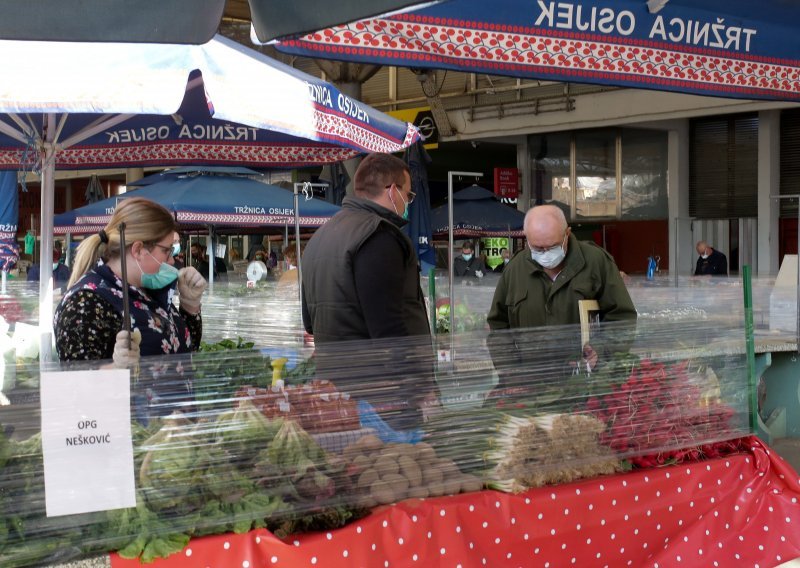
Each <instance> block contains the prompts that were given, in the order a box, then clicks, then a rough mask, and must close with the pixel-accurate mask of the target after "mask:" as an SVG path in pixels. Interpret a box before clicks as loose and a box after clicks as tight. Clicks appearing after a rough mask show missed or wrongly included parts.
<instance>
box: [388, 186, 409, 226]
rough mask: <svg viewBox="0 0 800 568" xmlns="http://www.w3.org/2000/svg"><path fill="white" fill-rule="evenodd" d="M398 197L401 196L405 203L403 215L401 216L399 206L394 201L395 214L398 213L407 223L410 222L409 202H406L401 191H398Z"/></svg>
mask: <svg viewBox="0 0 800 568" xmlns="http://www.w3.org/2000/svg"><path fill="white" fill-rule="evenodd" d="M389 191H391V188H389ZM395 191H397V190H395ZM397 195H399V196H400V200H401V201H402V202H403V205H404V207H403V214H402V215H400V212H399V211H398V210H397V206H396V205H395V204H394V201H392V207H394V212H395V213H397V214H398V215H400V216H401V217H402V218H403V219H405V220H406V221H408V202H407V201H406V200H405V198H403V194H402V193H400V192H399V191H397Z"/></svg>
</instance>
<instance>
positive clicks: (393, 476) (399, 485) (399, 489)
mask: <svg viewBox="0 0 800 568" xmlns="http://www.w3.org/2000/svg"><path fill="white" fill-rule="evenodd" d="M381 481H385V482H386V483H388V484H389V485H391V487H392V491H394V495H395V497H397V498H398V500H399V499H400V495H401V494H402V495H405V493H406V491H408V479H406V478H405V477H403V476H402V475H400V474H399V473H387V474H386V475H384V476H383V477H381Z"/></svg>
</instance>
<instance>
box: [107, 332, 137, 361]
mask: <svg viewBox="0 0 800 568" xmlns="http://www.w3.org/2000/svg"><path fill="white" fill-rule="evenodd" d="M141 342H142V332H140V331H139V330H138V329H134V330H133V333H131V334H130V344H131V346H130V349H129V348H128V332H127V331H125V330H123V331H120V332H119V333H118V334H117V341H116V343H114V355H113V359H114V366H115V367H117V368H120V369H135V368H136V367H137V366H138V365H139V359H140V358H141V355H140V353H139V345H140V344H141Z"/></svg>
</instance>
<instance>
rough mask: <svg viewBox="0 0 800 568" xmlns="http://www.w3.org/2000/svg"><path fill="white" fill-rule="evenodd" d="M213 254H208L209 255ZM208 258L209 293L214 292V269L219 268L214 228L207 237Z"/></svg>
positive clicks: (209, 229)
mask: <svg viewBox="0 0 800 568" xmlns="http://www.w3.org/2000/svg"><path fill="white" fill-rule="evenodd" d="M209 252H210V253H211V254H208V253H209ZM206 258H207V259H208V291H209V292H213V291H214V269H215V268H216V266H217V252H216V251H215V250H214V227H209V228H208V236H207V237H206Z"/></svg>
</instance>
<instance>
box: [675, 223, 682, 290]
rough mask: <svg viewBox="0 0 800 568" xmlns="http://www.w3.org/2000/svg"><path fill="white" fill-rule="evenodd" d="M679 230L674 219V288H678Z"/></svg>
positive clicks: (678, 225) (678, 224)
mask: <svg viewBox="0 0 800 568" xmlns="http://www.w3.org/2000/svg"><path fill="white" fill-rule="evenodd" d="M680 228H681V226H680V219H679V218H678V217H675V287H676V288H677V287H678V271H679V266H680V264H679V262H678V261H679V259H680V253H679V252H678V251H679V250H680V242H681V239H680V237H679V235H678V231H679V230H680Z"/></svg>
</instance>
